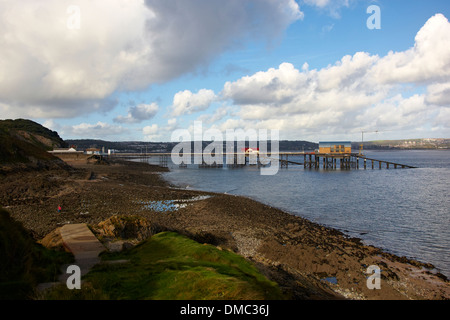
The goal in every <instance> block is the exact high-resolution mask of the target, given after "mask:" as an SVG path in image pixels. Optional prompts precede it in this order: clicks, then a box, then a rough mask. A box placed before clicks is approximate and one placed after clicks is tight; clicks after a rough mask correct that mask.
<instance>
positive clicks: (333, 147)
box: [319, 141, 352, 154]
mask: <svg viewBox="0 0 450 320" xmlns="http://www.w3.org/2000/svg"><path fill="white" fill-rule="evenodd" d="M319 153H329V154H345V153H352V143H351V142H350V141H333V142H319Z"/></svg>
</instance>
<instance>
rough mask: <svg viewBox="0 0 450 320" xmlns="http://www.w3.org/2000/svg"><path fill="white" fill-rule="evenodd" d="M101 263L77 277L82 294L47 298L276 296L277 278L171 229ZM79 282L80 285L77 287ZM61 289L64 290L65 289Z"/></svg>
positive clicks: (224, 298)
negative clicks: (265, 275)
mask: <svg viewBox="0 0 450 320" xmlns="http://www.w3.org/2000/svg"><path fill="white" fill-rule="evenodd" d="M102 259H103V261H104V262H105V261H108V260H117V259H120V260H129V262H128V263H122V264H107V263H103V264H100V265H98V266H97V267H95V268H94V269H93V270H92V271H91V272H89V273H88V274H87V275H86V276H85V277H84V279H83V280H85V282H84V283H85V284H87V291H86V295H85V296H84V297H83V295H81V296H80V293H75V294H76V295H78V296H72V297H69V296H68V295H67V292H66V293H64V294H62V293H61V290H62V289H61V288H60V289H59V290H60V291H59V292H58V294H53V295H52V296H49V298H55V297H58V296H59V297H63V298H64V299H66V298H73V299H77V298H86V297H87V298H90V297H94V299H97V298H99V299H113V300H118V299H132V300H141V299H153V300H159V299H160V300H216V299H220V300H236V299H246V300H262V299H271V300H274V299H282V298H283V297H282V294H281V291H280V289H279V288H278V286H277V284H275V283H274V282H271V281H269V280H268V279H267V278H265V277H264V276H263V275H262V274H260V273H259V272H258V270H257V269H256V268H255V267H254V266H253V265H252V264H250V263H249V262H248V261H247V260H245V259H244V258H243V257H241V256H239V255H237V254H235V253H233V252H230V251H227V250H219V249H217V248H216V247H214V246H212V245H203V244H200V243H198V242H195V241H193V240H191V239H189V238H187V237H185V236H182V235H180V234H178V233H174V232H163V233H159V234H157V235H154V236H153V237H151V238H150V239H149V240H147V241H145V242H144V243H142V244H140V245H139V246H137V247H135V248H133V249H131V250H129V251H127V252H123V253H116V254H104V255H103V256H102ZM84 288H85V287H83V286H82V289H81V290H79V291H83V290H84ZM66 291H67V290H66Z"/></svg>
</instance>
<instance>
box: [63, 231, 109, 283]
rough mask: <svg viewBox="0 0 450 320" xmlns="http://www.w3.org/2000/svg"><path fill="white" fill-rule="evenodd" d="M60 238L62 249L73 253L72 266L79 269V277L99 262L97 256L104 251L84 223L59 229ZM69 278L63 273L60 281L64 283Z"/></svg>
mask: <svg viewBox="0 0 450 320" xmlns="http://www.w3.org/2000/svg"><path fill="white" fill-rule="evenodd" d="M61 237H62V240H63V245H64V247H66V248H67V249H68V250H69V251H70V252H72V253H73V255H74V257H75V262H74V263H72V265H77V266H78V267H80V269H81V276H83V275H85V274H86V273H88V272H89V270H90V269H91V268H92V267H93V266H94V265H96V264H97V263H99V262H100V258H99V256H98V255H99V254H100V253H101V252H102V251H104V250H106V248H105V247H104V246H103V245H102V244H101V243H100V241H98V239H97V238H96V237H95V236H94V234H93V233H92V231H91V230H89V228H88V227H87V225H86V224H85V223H82V224H66V225H65V226H63V227H62V228H61ZM69 276H70V274H66V272H63V274H62V275H61V278H60V280H61V281H66V280H67V278H68V277H69Z"/></svg>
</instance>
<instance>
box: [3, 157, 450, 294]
mask: <svg viewBox="0 0 450 320" xmlns="http://www.w3.org/2000/svg"><path fill="white" fill-rule="evenodd" d="M71 164H72V165H73V167H74V168H75V169H74V170H73V172H70V173H68V172H64V171H60V172H52V171H48V172H39V174H35V175H34V176H35V177H33V178H32V179H34V180H35V181H36V186H35V187H33V183H31V187H29V188H28V189H27V190H26V191H25V192H23V190H22V191H21V187H23V185H22V184H21V182H20V181H14V179H10V180H8V179H6V178H5V179H6V181H5V182H7V183H6V184H4V187H3V190H2V191H5V188H8V187H13V188H12V195H11V194H10V196H9V198H8V197H7V199H6V200H7V203H8V205H9V208H6V209H7V210H9V211H10V212H11V214H12V216H13V217H15V218H16V219H18V220H20V221H22V222H23V223H24V225H25V227H26V228H28V229H30V230H32V231H33V233H34V235H35V238H36V239H40V238H43V237H44V236H45V235H46V234H47V233H49V232H50V231H52V230H53V229H55V228H56V227H58V226H61V225H62V224H65V223H68V222H69V223H78V222H85V223H88V224H97V223H99V222H100V221H102V220H105V219H107V218H109V217H110V216H112V215H117V214H124V215H131V214H136V215H140V216H143V217H145V218H148V219H149V220H150V221H151V222H152V223H155V224H156V225H159V226H161V227H162V228H165V229H167V230H173V231H177V232H180V233H182V234H185V235H188V236H189V237H191V238H193V239H194V240H197V241H199V242H207V243H211V244H214V245H216V246H218V247H220V248H223V249H229V250H233V251H235V252H237V253H238V254H240V255H242V256H244V257H246V258H247V259H248V260H250V261H252V262H253V263H254V264H255V265H256V266H257V267H258V269H260V270H261V271H262V272H263V273H264V274H265V275H266V276H267V277H268V278H269V279H271V280H273V281H275V282H277V283H278V284H279V285H280V287H281V288H282V290H283V291H284V292H285V294H286V295H287V296H288V297H289V299H311V300H315V299H318V300H326V299H358V300H359V299H373V300H384V299H388V300H398V299H414V300H416V299H417V300H420V299H426V300H440V299H450V286H449V281H448V280H446V279H445V276H443V275H440V274H434V273H433V272H431V270H429V269H427V268H432V267H434V266H431V265H429V264H426V263H422V262H418V261H414V260H410V259H407V258H405V257H398V256H395V255H393V254H390V253H387V252H385V251H383V250H382V249H379V248H376V247H373V246H369V245H365V244H363V243H362V241H361V239H358V238H350V237H349V236H347V235H345V234H344V233H343V232H341V231H338V230H336V229H332V228H329V227H325V226H322V225H320V224H317V223H314V222H311V221H308V220H306V219H305V218H302V217H300V216H296V215H293V214H291V213H289V212H286V211H283V210H280V209H277V208H275V207H272V206H269V205H266V204H264V203H261V202H258V201H256V200H253V199H251V198H248V197H243V196H237V195H229V194H220V193H214V192H205V191H200V190H186V189H182V188H179V187H178V186H175V185H173V183H172V182H169V181H167V180H166V179H164V178H163V177H161V176H160V174H159V173H160V172H164V171H165V170H164V169H161V168H159V167H157V166H152V165H149V164H143V163H137V162H132V161H127V162H124V161H120V162H114V163H113V164H111V165H109V166H105V165H87V164H82V163H71ZM29 178H31V177H29ZM28 182H30V180H28ZM16 190H17V191H19V192H17V193H15V191H16ZM0 194H1V192H0ZM198 195H211V197H209V198H206V199H201V200H198V201H192V202H189V203H188V204H186V206H182V207H180V208H178V209H177V210H174V211H167V212H158V211H157V210H155V208H148V207H143V202H142V201H144V203H153V202H158V201H169V200H170V201H173V200H176V199H179V200H187V199H191V198H194V197H195V196H198ZM14 196H17V197H19V198H14ZM139 201H141V202H139ZM4 202H5V197H3V201H2V203H4ZM59 204H61V205H62V208H63V210H62V213H60V214H58V213H57V212H56V207H57V206H58V205H59ZM370 265H378V266H379V267H380V269H381V270H382V271H381V289H380V290H369V289H368V288H367V276H368V274H367V273H366V270H367V267H368V266H370Z"/></svg>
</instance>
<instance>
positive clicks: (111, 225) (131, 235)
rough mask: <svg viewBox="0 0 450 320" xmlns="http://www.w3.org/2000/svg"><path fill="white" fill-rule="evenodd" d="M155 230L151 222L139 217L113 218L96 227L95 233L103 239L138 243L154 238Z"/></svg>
mask: <svg viewBox="0 0 450 320" xmlns="http://www.w3.org/2000/svg"><path fill="white" fill-rule="evenodd" d="M153 230H154V227H153V225H152V224H151V223H150V221H148V220H147V219H145V218H142V217H137V216H113V217H111V218H109V219H107V220H105V221H102V222H100V223H99V224H98V225H97V227H95V232H96V233H97V234H98V235H99V236H101V237H105V238H117V239H136V240H138V241H142V240H145V239H147V238H148V237H150V236H152V235H153V233H154V232H153Z"/></svg>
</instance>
